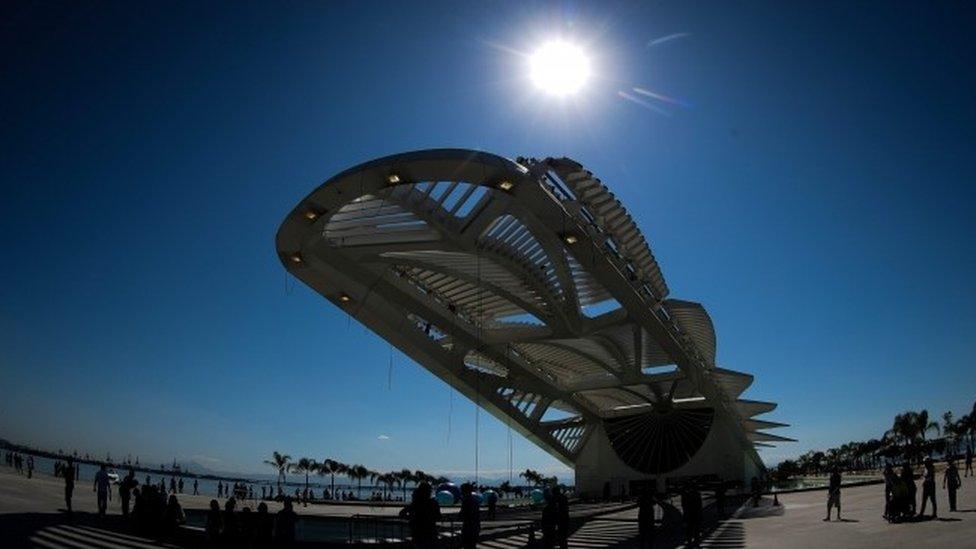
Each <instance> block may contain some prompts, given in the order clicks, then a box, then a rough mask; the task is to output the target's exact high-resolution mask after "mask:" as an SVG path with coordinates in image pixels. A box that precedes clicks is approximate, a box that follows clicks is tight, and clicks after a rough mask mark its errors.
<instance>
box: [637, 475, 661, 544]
mask: <svg viewBox="0 0 976 549" xmlns="http://www.w3.org/2000/svg"><path fill="white" fill-rule="evenodd" d="M656 499H657V498H656V497H655V494H654V489H653V488H647V489H645V491H644V493H643V494H641V496H640V498H638V499H637V531H638V533H639V534H640V546H641V549H650V548H651V547H653V545H654V513H655V511H654V506H655V504H656V503H657V502H656Z"/></svg>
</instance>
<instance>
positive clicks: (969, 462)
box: [966, 446, 973, 477]
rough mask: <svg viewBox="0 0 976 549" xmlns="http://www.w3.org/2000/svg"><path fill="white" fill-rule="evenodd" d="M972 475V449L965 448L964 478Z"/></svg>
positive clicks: (969, 447) (970, 447)
mask: <svg viewBox="0 0 976 549" xmlns="http://www.w3.org/2000/svg"><path fill="white" fill-rule="evenodd" d="M972 474H973V447H972V446H966V476H967V477H968V476H970V475H972Z"/></svg>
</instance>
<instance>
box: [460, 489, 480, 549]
mask: <svg viewBox="0 0 976 549" xmlns="http://www.w3.org/2000/svg"><path fill="white" fill-rule="evenodd" d="M473 492H474V489H473V487H472V486H471V484H469V483H467V482H466V483H464V484H462V485H461V512H460V513H458V518H460V519H461V547H463V548H464V549H475V547H476V546H477V545H478V537H479V536H480V535H481V514H480V512H479V511H478V500H477V499H475V497H474V493H473Z"/></svg>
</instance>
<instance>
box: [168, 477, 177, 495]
mask: <svg viewBox="0 0 976 549" xmlns="http://www.w3.org/2000/svg"><path fill="white" fill-rule="evenodd" d="M169 493H171V494H175V493H176V477H169Z"/></svg>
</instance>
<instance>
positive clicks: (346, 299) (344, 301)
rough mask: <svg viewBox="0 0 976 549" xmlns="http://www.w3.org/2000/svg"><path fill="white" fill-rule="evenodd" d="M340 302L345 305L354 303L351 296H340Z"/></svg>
mask: <svg viewBox="0 0 976 549" xmlns="http://www.w3.org/2000/svg"><path fill="white" fill-rule="evenodd" d="M339 301H341V302H343V303H349V302H350V301H352V298H351V297H349V294H340V295H339Z"/></svg>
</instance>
